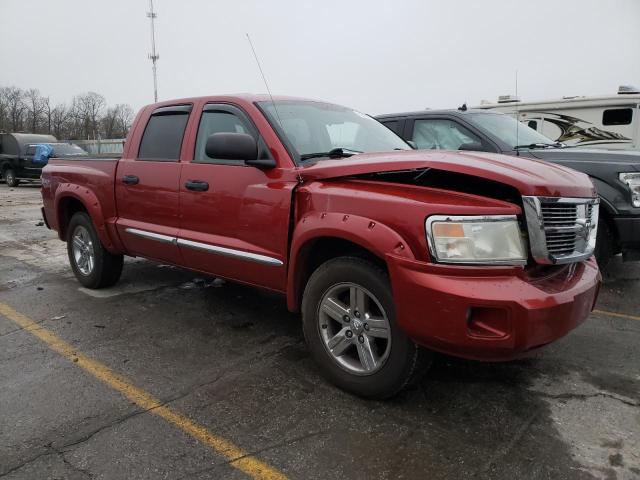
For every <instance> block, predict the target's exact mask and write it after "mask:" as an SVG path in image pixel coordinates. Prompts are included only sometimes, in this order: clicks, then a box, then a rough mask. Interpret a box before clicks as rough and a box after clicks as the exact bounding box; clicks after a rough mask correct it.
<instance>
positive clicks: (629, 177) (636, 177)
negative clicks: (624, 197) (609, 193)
mask: <svg viewBox="0 0 640 480" xmlns="http://www.w3.org/2000/svg"><path fill="white" fill-rule="evenodd" d="M618 178H620V181H621V182H622V183H626V184H627V187H629V190H631V204H632V205H633V206H634V207H640V172H632V173H619V174H618Z"/></svg>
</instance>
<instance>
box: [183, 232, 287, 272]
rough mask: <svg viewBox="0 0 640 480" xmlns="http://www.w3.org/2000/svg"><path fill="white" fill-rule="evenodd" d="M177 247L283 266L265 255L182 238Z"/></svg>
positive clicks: (280, 262) (278, 261) (275, 259)
mask: <svg viewBox="0 0 640 480" xmlns="http://www.w3.org/2000/svg"><path fill="white" fill-rule="evenodd" d="M178 245H179V246H181V247H187V248H192V249H193V250H200V251H203V252H209V253H216V254H218V255H224V256H225V257H232V258H241V259H243V260H248V261H250V262H256V263H263V264H265V265H273V266H278V267H280V266H282V265H284V263H282V261H280V260H278V259H277V258H273V257H268V256H266V255H260V254H257V253H250V252H244V251H242V250H235V249H233V248H226V247H219V246H217V245H210V244H208V243H200V242H194V241H193V240H185V239H184V238H179V239H178Z"/></svg>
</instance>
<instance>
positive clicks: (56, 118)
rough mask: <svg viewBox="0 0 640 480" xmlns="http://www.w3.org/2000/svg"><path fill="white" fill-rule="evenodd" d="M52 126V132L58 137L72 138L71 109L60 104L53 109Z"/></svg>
mask: <svg viewBox="0 0 640 480" xmlns="http://www.w3.org/2000/svg"><path fill="white" fill-rule="evenodd" d="M51 127H52V129H53V130H52V133H53V135H54V136H55V137H56V138H58V139H60V138H64V137H66V138H71V135H70V128H69V110H68V109H67V107H66V105H64V104H59V105H56V106H55V107H54V108H53V110H51Z"/></svg>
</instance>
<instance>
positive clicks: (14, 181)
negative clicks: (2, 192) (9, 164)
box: [4, 168, 20, 187]
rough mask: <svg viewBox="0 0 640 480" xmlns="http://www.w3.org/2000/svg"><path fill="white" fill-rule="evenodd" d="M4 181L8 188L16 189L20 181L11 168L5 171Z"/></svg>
mask: <svg viewBox="0 0 640 480" xmlns="http://www.w3.org/2000/svg"><path fill="white" fill-rule="evenodd" d="M4 180H5V182H7V186H8V187H17V186H18V184H19V183H20V180H18V177H16V171H15V170H13V169H12V168H9V169H7V170H5V172H4Z"/></svg>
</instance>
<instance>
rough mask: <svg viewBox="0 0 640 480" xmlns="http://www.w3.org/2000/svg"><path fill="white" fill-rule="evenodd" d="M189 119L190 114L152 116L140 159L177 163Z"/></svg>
mask: <svg viewBox="0 0 640 480" xmlns="http://www.w3.org/2000/svg"><path fill="white" fill-rule="evenodd" d="M188 119H189V113H188V112H171V113H169V112H167V113H163V114H157V115H152V116H151V118H149V123H147V127H146V128H145V130H144V135H143V136H142V141H141V142H140V150H139V151H138V159H139V160H157V161H163V162H177V161H178V160H179V159H180V149H181V147H182V137H184V130H185V127H186V126H187V120H188Z"/></svg>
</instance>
